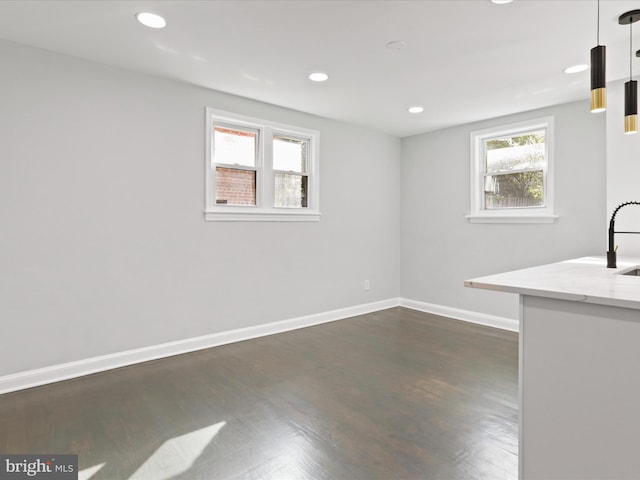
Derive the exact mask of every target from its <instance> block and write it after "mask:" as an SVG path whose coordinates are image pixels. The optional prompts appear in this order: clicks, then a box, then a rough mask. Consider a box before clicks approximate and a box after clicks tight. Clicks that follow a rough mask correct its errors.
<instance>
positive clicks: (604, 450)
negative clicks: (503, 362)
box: [465, 257, 640, 480]
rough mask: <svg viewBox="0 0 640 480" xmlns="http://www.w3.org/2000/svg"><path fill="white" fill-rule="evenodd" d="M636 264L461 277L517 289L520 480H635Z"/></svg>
mask: <svg viewBox="0 0 640 480" xmlns="http://www.w3.org/2000/svg"><path fill="white" fill-rule="evenodd" d="M638 268H640V259H632V258H627V259H624V258H623V259H619V260H618V268H615V269H610V268H606V259H605V258H603V257H602V258H601V257H584V258H579V259H574V260H568V261H565V262H559V263H554V264H550V265H544V266H540V267H533V268H527V269H523V270H516V271H513V272H507V273H501V274H497V275H491V276H487V277H481V278H475V279H471V280H467V281H465V286H467V287H473V288H481V289H487V290H495V291H502V292H509V293H515V294H518V295H520V319H519V320H520V360H519V361H520V365H519V384H520V447H519V449H520V453H519V464H520V467H519V469H520V472H519V477H520V480H550V479H563V480H573V479H575V480H587V479H599V480H605V479H606V480H614V479H615V480H618V479H620V480H622V479H636V480H637V479H640V276H635V275H625V273H633V272H635V270H636V269H638ZM636 273H637V272H636Z"/></svg>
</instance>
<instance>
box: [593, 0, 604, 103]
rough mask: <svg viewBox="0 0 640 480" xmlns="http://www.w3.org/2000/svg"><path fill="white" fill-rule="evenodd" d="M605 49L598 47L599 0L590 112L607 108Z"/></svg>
mask: <svg viewBox="0 0 640 480" xmlns="http://www.w3.org/2000/svg"><path fill="white" fill-rule="evenodd" d="M606 64H607V47H605V46H604V45H600V0H598V45H596V46H595V47H593V48H592V49H591V111H592V112H594V113H595V112H604V111H605V110H606V108H607V90H606V85H605V84H606Z"/></svg>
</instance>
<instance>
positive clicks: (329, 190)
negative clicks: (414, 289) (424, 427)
mask: <svg viewBox="0 0 640 480" xmlns="http://www.w3.org/2000/svg"><path fill="white" fill-rule="evenodd" d="M0 63H1V64H2V75H0V105H1V108H0V218H1V219H2V234H1V235H0V272H1V274H0V322H1V325H2V335H0V351H1V352H2V357H1V358H2V362H0V375H2V374H8V373H13V372H18V371H23V370H28V369H32V368H37V367H43V366H48V365H53V364H58V363H62V362H68V361H72V360H79V359H83V358H87V357H92V356H96V355H101V354H107V353H112V352H118V351H123V350H127V349H132V348H137V347H143V346H148V345H154V344H158V343H162V342H167V341H173V340H179V339H183V338H189V337H194V336H199V335H205V334H211V333H216V332H221V331H226V330H231V329H236V328H241V327H248V326H253V325H256V324H262V323H267V322H273V321H278V320H285V319H289V318H294V317H297V316H301V315H307V314H313V313H318V312H324V311H327V310H332V309H336V308H341V307H349V306H354V305H358V304H363V303H368V302H372V301H377V300H382V299H388V298H393V297H397V296H398V295H399V293H400V291H399V275H400V274H399V265H400V259H399V255H400V254H399V248H398V246H399V243H400V236H399V235H400V221H399V218H398V211H399V208H400V205H399V202H400V200H399V197H400V194H399V185H400V140H399V139H398V138H395V137H392V136H389V135H385V134H381V133H377V132H372V131H369V130H365V129H362V128H359V127H355V126H351V125H347V124H343V123H338V122H335V121H330V120H327V119H323V118H319V117H315V116H311V115H307V114H303V113H299V112H295V111H291V110H287V109H284V108H279V107H275V106H272V105H267V104H264V103H260V102H256V101H252V100H248V99H244V98H239V97H234V96H231V95H227V94H223V93H220V92H215V91H211V90H206V89H202V88H198V87H195V86H190V85H186V84H181V83H175V82H171V81H167V80H163V79H159V78H155V77H151V76H146V75H142V74H136V73H131V72H127V71H124V70H118V69H114V68H110V67H106V66H102V65H99V64H94V63H90V62H86V61H82V60H77V59H74V58H71V57H66V56H62V55H57V54H53V53H49V52H45V51H42V50H36V49H32V48H29V47H23V46H18V45H16V44H12V43H7V42H2V43H0ZM206 106H211V107H215V108H219V109H223V110H228V111H233V112H237V113H240V114H244V115H249V116H254V117H258V118H265V119H269V120H273V121H276V122H282V123H288V124H293V125H298V126H301V127H304V128H312V129H317V130H320V132H321V166H320V170H321V211H322V214H323V216H322V220H321V221H320V222H318V223H220V222H215V223H212V222H208V223H205V222H204V220H203V214H202V211H203V208H204V164H205V150H204V138H205V137H204V136H205V128H204V120H205V115H204V111H205V107H206ZM364 279H369V280H370V281H371V290H370V291H368V292H365V291H364V289H363V280H364Z"/></svg>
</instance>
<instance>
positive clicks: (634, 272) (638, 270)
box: [618, 267, 640, 277]
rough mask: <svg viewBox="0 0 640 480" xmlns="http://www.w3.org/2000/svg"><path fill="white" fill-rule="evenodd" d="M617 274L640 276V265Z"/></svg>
mask: <svg viewBox="0 0 640 480" xmlns="http://www.w3.org/2000/svg"><path fill="white" fill-rule="evenodd" d="M618 275H630V276H632V277H640V267H634V268H633V269H631V270H627V271H626V272H620V273H619V274H618Z"/></svg>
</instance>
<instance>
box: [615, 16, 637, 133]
mask: <svg viewBox="0 0 640 480" xmlns="http://www.w3.org/2000/svg"><path fill="white" fill-rule="evenodd" d="M638 20H640V10H631V11H629V12H626V13H623V14H622V15H620V17H619V18H618V23H619V24H620V25H629V81H628V82H627V83H625V84H624V133H637V132H638V82H636V81H635V80H633V27H632V25H633V24H634V23H635V22H637V21H638Z"/></svg>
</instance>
